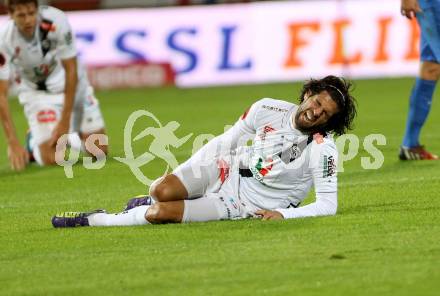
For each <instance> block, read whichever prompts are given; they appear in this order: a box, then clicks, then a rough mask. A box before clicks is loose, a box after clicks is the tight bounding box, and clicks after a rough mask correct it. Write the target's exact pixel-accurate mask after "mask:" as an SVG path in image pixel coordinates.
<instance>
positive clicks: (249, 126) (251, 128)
mask: <svg viewBox="0 0 440 296" xmlns="http://www.w3.org/2000/svg"><path fill="white" fill-rule="evenodd" d="M269 100H270V99H261V100H258V101H256V102H255V103H254V104H252V106H251V107H250V108H249V109H247V110H246V111H245V112H244V113H243V115H242V116H241V118H240V121H239V122H240V123H241V125H242V128H243V129H244V130H246V132H248V133H255V131H256V130H257V128H258V126H259V116H258V115H259V113H260V112H261V110H262V106H263V105H264V104H265V102H267V101H269Z"/></svg>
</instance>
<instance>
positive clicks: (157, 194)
mask: <svg viewBox="0 0 440 296" xmlns="http://www.w3.org/2000/svg"><path fill="white" fill-rule="evenodd" d="M150 195H151V196H152V197H154V198H155V199H156V200H157V201H170V200H172V197H173V195H174V192H173V188H172V187H171V186H170V185H169V184H167V183H166V182H163V179H162V180H161V181H159V182H157V183H156V182H155V183H153V184H152V185H151V187H150Z"/></svg>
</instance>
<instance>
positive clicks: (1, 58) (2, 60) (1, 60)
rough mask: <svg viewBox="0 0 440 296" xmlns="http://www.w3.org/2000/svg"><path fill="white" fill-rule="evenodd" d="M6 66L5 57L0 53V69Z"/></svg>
mask: <svg viewBox="0 0 440 296" xmlns="http://www.w3.org/2000/svg"><path fill="white" fill-rule="evenodd" d="M5 64H6V58H5V56H4V55H3V54H2V53H1V52H0V67H3V66H4V65H5Z"/></svg>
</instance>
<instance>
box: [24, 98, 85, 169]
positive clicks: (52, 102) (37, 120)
mask: <svg viewBox="0 0 440 296" xmlns="http://www.w3.org/2000/svg"><path fill="white" fill-rule="evenodd" d="M20 96H22V97H23V100H24V101H26V103H25V104H24V111H25V115H26V118H27V120H28V124H29V129H30V137H29V138H31V139H32V140H31V141H30V143H31V147H29V148H30V150H31V151H32V154H33V156H34V158H35V160H36V161H37V163H38V164H40V165H51V164H55V163H56V162H55V159H56V156H55V153H59V154H60V155H63V156H64V150H63V149H60V150H59V151H57V152H56V146H52V145H50V138H51V136H52V131H53V130H54V128H55V127H56V124H57V122H58V120H59V118H60V116H61V112H62V106H63V102H64V95H63V94H50V93H47V92H43V91H35V92H27V93H22V94H20ZM27 96H29V97H31V98H32V99H28V98H26V97H27ZM76 116H78V114H72V121H75V120H78V119H77V118H76ZM70 138H71V142H77V141H80V140H79V136H78V135H77V134H76V137H75V136H74V135H71V136H70ZM62 147H65V146H64V145H62Z"/></svg>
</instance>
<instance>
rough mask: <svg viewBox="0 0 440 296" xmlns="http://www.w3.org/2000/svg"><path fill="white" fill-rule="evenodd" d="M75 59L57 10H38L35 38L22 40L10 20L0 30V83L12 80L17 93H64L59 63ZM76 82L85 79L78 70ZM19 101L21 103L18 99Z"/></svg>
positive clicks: (64, 21) (63, 18)
mask: <svg viewBox="0 0 440 296" xmlns="http://www.w3.org/2000/svg"><path fill="white" fill-rule="evenodd" d="M76 55H77V51H76V47H75V40H74V36H73V34H72V30H71V27H70V25H69V23H68V21H67V18H66V15H65V14H64V13H63V12H62V11H61V10H59V9H56V8H53V7H49V6H40V7H39V9H38V20H37V26H36V30H35V34H34V36H33V38H32V39H26V38H25V37H23V36H22V35H21V34H20V33H19V31H18V29H17V27H16V26H15V24H14V22H13V20H9V21H8V22H7V23H5V24H4V25H3V26H2V28H1V29H0V79H1V80H9V79H10V78H11V77H14V80H15V82H16V83H18V85H19V86H18V92H19V93H20V92H25V91H34V90H43V91H48V92H49V93H62V92H64V84H65V72H64V68H63V66H62V64H61V60H64V59H69V58H73V57H75V56H76ZM78 77H79V80H81V79H83V78H85V73H84V70H83V69H82V67H79V69H78ZM20 100H21V102H22V103H25V102H23V100H22V98H21V97H20Z"/></svg>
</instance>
